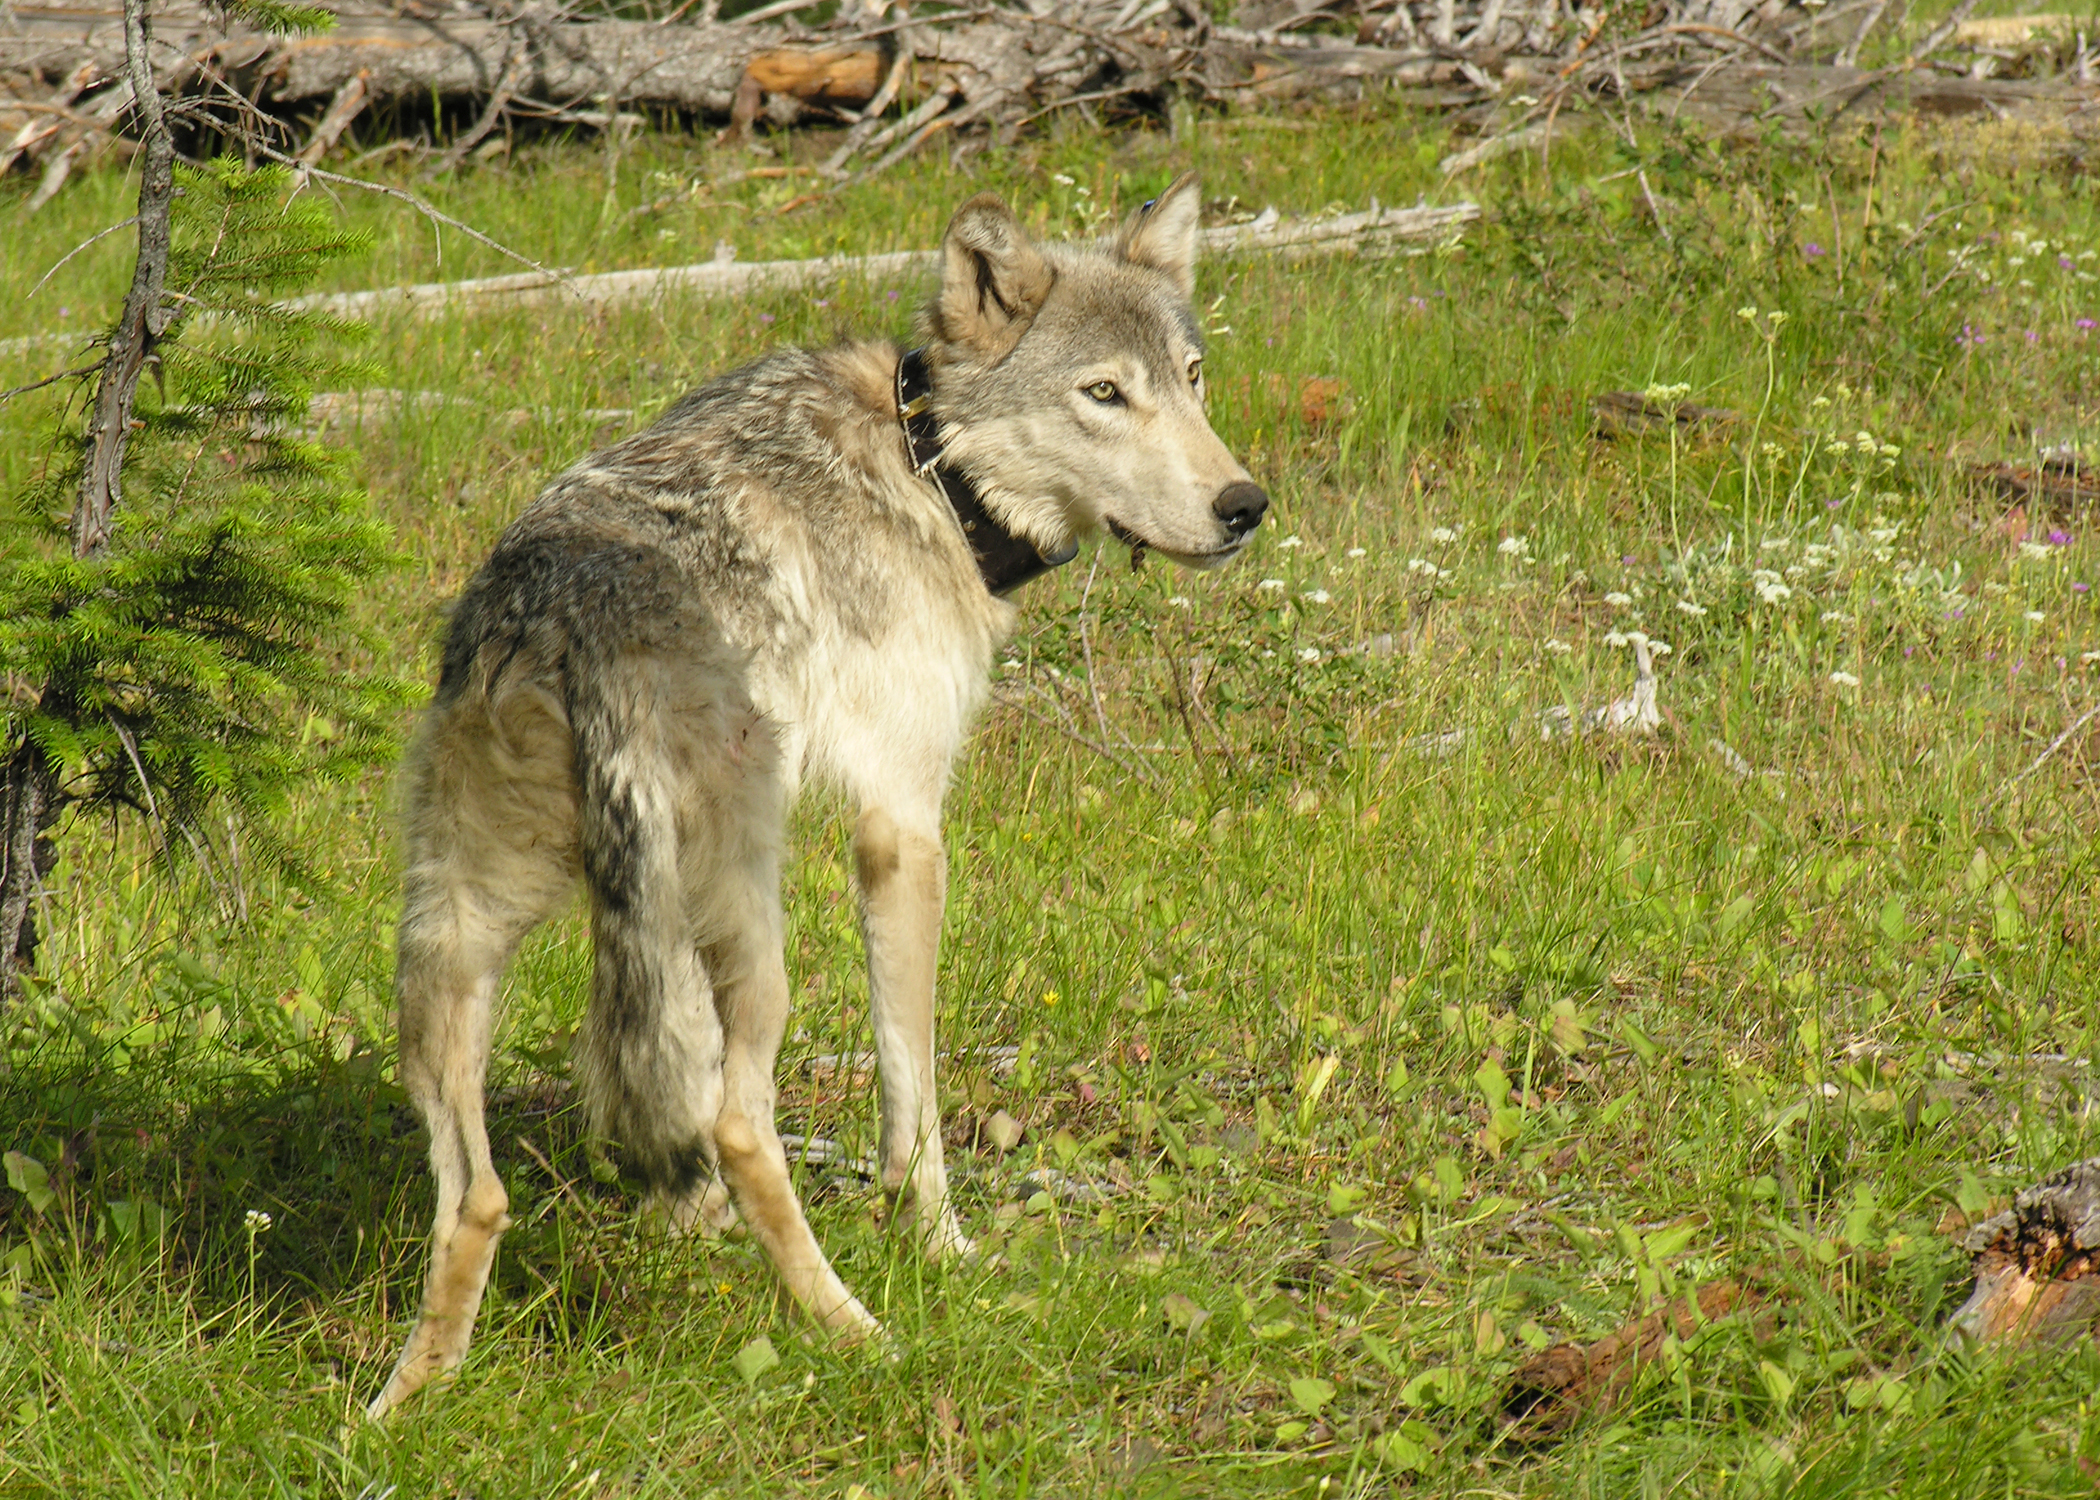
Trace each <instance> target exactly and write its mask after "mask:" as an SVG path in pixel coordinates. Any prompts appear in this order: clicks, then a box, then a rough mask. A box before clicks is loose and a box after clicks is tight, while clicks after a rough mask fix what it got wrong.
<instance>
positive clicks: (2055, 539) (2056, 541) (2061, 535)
mask: <svg viewBox="0 0 2100 1500" xmlns="http://www.w3.org/2000/svg"><path fill="white" fill-rule="evenodd" d="M2049 545H2050V546H2052V547H2068V546H2070V545H2071V533H2070V532H2068V531H2052V532H2050V533H2049Z"/></svg>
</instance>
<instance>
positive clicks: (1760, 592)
mask: <svg viewBox="0 0 2100 1500" xmlns="http://www.w3.org/2000/svg"><path fill="white" fill-rule="evenodd" d="M1757 597H1758V598H1760V599H1762V600H1764V601H1765V603H1767V604H1777V603H1779V602H1780V601H1781V600H1784V599H1791V598H1793V597H1794V591H1793V590H1792V589H1790V588H1788V587H1787V586H1786V585H1785V584H1783V583H1760V584H1759V585H1758V586H1757Z"/></svg>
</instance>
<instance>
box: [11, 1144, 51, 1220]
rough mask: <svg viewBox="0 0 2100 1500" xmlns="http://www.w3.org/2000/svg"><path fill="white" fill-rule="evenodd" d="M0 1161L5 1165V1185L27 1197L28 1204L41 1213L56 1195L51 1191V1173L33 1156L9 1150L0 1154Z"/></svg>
mask: <svg viewBox="0 0 2100 1500" xmlns="http://www.w3.org/2000/svg"><path fill="white" fill-rule="evenodd" d="M0 1163H5V1164H6V1167H7V1185H8V1186H9V1187H11V1188H13V1189H14V1190H15V1191H16V1192H18V1193H20V1194H21V1195H22V1196H23V1197H25V1198H27V1199H28V1200H29V1206H30V1207H31V1208H32V1209H34V1210H35V1211H36V1212H38V1213H42V1212H43V1211H44V1210H45V1209H47V1208H49V1207H50V1206H51V1203H52V1200H53V1199H55V1198H56V1197H57V1196H58V1194H56V1193H54V1192H52V1191H51V1174H50V1173H49V1172H47V1171H45V1170H44V1164H43V1163H42V1162H40V1161H38V1160H37V1159H36V1158H35V1157H33V1156H28V1155H25V1154H24V1153H22V1152H20V1151H10V1152H8V1153H7V1154H6V1155H5V1156H0Z"/></svg>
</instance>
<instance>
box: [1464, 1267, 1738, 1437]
mask: <svg viewBox="0 0 2100 1500" xmlns="http://www.w3.org/2000/svg"><path fill="white" fill-rule="evenodd" d="M1763 1304H1764V1299H1763V1297H1761V1296H1760V1295H1759V1294H1758V1293H1756V1292H1755V1291H1753V1290H1751V1289H1750V1288H1748V1287H1745V1286H1744V1285H1742V1284H1741V1283H1740V1282H1736V1281H1716V1282H1712V1283H1710V1284H1709V1285H1706V1286H1703V1287H1700V1288H1699V1291H1698V1296H1697V1298H1696V1299H1694V1298H1692V1297H1688V1296H1687V1297H1672V1298H1669V1299H1668V1300H1667V1301H1665V1302H1662V1303H1660V1304H1658V1305H1657V1306H1656V1308H1655V1309H1654V1310H1653V1311H1651V1312H1649V1313H1648V1314H1647V1315H1646V1316H1645V1317H1640V1318H1636V1319H1634V1320H1633V1321H1632V1322H1631V1323H1628V1324H1626V1325H1625V1326H1624V1327H1622V1328H1620V1329H1618V1330H1617V1331H1616V1332H1613V1333H1609V1334H1606V1335H1605V1336H1604V1337H1603V1338H1601V1339H1599V1340H1597V1341H1596V1342H1595V1343H1594V1344H1587V1345H1585V1344H1556V1345H1554V1346H1553V1347H1552V1348H1550V1349H1547V1350H1545V1351H1544V1352H1542V1353H1540V1354H1536V1355H1533V1356H1532V1357H1531V1358H1530V1359H1528V1360H1526V1361H1525V1362H1524V1363H1523V1364H1521V1365H1519V1366H1518V1367H1517V1370H1516V1373H1515V1374H1513V1375H1512V1376H1510V1381H1509V1387H1508V1389H1507V1390H1505V1391H1504V1392H1503V1394H1502V1417H1503V1420H1504V1421H1505V1422H1506V1423H1507V1424H1508V1425H1507V1429H1506V1435H1507V1436H1508V1437H1510V1438H1511V1439H1512V1440H1514V1441H1516V1442H1520V1443H1537V1442H1544V1441H1546V1440H1547V1439H1550V1438H1556V1437H1559V1436H1560V1435H1561V1434H1562V1433H1564V1432H1566V1431H1567V1430H1568V1429H1569V1428H1571V1427H1573V1426H1574V1425H1575V1424H1576V1423H1577V1422H1578V1421H1580V1420H1582V1419H1583V1418H1584V1417H1592V1416H1600V1415H1602V1414H1604V1413H1605V1412H1608V1411H1610V1410H1611V1409H1612V1406H1613V1405H1614V1404H1615V1403H1616V1402H1617V1401H1618V1399H1619V1397H1620V1396H1622V1395H1623V1394H1625V1391H1626V1388H1627V1387H1628V1386H1629V1385H1631V1384H1632V1383H1633V1380H1634V1377H1635V1376H1636V1375H1638V1374H1639V1373H1640V1369H1641V1366H1643V1365H1646V1364H1652V1363H1653V1362H1654V1361H1655V1360H1656V1359H1658V1358H1660V1357H1661V1355H1662V1351H1663V1343H1664V1341H1665V1340H1666V1339H1668V1338H1671V1337H1673V1336H1674V1337H1676V1338H1679V1339H1687V1338H1690V1337H1691V1336H1692V1335H1693V1334H1694V1333H1696V1332H1697V1331H1698V1330H1699V1329H1700V1328H1702V1327H1704V1326H1705V1325H1706V1324H1708V1323H1710V1322H1713V1321H1714V1320H1716V1319H1718V1318H1725V1317H1727V1316H1729V1315H1730V1314H1732V1313H1736V1312H1749V1311H1754V1310H1755V1309H1757V1308H1758V1307H1761V1306H1763Z"/></svg>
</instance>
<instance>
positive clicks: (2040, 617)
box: [2027, 609, 2049, 625]
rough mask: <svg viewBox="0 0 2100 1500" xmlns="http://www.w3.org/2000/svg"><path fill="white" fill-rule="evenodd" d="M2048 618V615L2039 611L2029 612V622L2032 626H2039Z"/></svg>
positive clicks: (2031, 610)
mask: <svg viewBox="0 0 2100 1500" xmlns="http://www.w3.org/2000/svg"><path fill="white" fill-rule="evenodd" d="M2048 618H2049V617H2048V616H2047V615H2045V614H2043V613H2042V612H2041V611H2040V610H2038V609H2030V610H2029V611H2027V621H2028V623H2029V624H2031V625H2039V624H2041V623H2042V621H2044V620H2046V619H2048Z"/></svg>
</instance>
